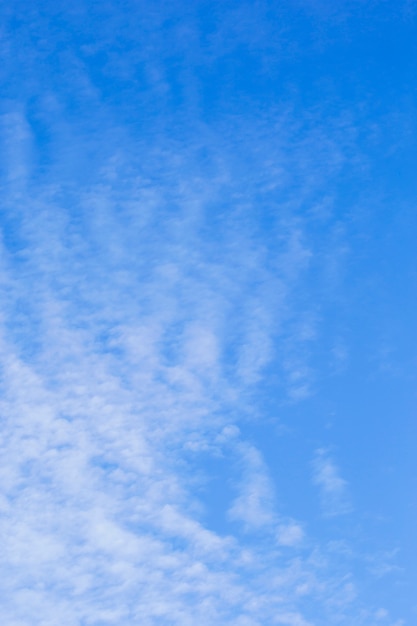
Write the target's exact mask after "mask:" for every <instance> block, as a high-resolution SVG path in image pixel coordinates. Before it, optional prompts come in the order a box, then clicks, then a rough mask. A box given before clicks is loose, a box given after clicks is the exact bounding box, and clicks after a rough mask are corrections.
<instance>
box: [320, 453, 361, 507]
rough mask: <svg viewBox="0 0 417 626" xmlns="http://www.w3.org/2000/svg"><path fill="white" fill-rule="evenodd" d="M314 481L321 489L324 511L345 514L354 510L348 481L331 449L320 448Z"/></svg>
mask: <svg viewBox="0 0 417 626" xmlns="http://www.w3.org/2000/svg"><path fill="white" fill-rule="evenodd" d="M312 465H313V483H314V484H315V485H317V487H318V488H319V490H320V497H321V503H322V507H323V513H324V514H325V515H328V516H335V515H344V514H346V513H350V512H351V511H352V504H351V502H350V497H349V488H348V483H347V481H346V480H345V479H344V478H342V477H341V475H340V470H339V468H338V467H337V465H336V463H335V461H334V459H333V458H332V457H331V456H330V453H329V451H327V450H325V449H324V448H319V449H318V450H316V452H315V456H314V460H313V464H312Z"/></svg>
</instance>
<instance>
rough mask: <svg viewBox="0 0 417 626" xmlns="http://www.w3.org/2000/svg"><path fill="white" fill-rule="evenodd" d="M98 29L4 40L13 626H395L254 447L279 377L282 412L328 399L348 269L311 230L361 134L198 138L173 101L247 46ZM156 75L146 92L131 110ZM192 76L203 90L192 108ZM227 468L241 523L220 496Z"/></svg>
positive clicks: (242, 120)
mask: <svg viewBox="0 0 417 626" xmlns="http://www.w3.org/2000/svg"><path fill="white" fill-rule="evenodd" d="M100 6H101V5H100ZM165 8H166V10H167V11H168V10H169V11H170V10H171V9H169V8H168V7H165ZM84 9H85V8H84V7H83V6H81V4H78V3H75V6H74V7H73V8H72V9H70V10H69V11H68V14H66V13H61V12H60V11H59V10H57V12H56V13H55V10H53V8H52V6H50V7H48V11H46V12H45V14H44V13H43V12H42V11H38V10H37V9H36V8H35V9H32V10H31V12H29V13H28V15H20V18H19V19H20V21H19V20H16V24H15V28H16V31H13V29H12V30H11V31H10V30H9V31H8V32H7V36H6V37H5V39H4V41H3V46H4V51H5V58H6V60H7V66H8V68H9V74H10V76H11V78H10V80H11V87H10V97H9V98H8V99H7V100H5V101H4V102H3V103H2V109H1V124H0V128H1V141H2V146H3V148H2V155H3V156H2V161H1V167H2V169H1V182H2V193H3V203H2V209H1V224H2V236H1V242H0V245H1V267H0V281H1V298H2V316H1V335H0V342H1V343H0V349H1V358H2V379H1V401H0V410H1V416H2V422H1V455H0V480H1V487H2V493H1V498H0V509H1V521H0V525H1V536H2V537H4V538H6V540H4V541H3V545H2V559H1V566H0V567H1V572H2V576H1V601H2V620H3V623H4V624H7V626H56V625H57V624H60V625H62V626H80V625H82V626H105V625H112V626H131V625H139V624H140V625H141V626H160V625H161V626H162V625H165V624H166V625H168V624H169V625H173V624H175V625H178V626H180V625H181V626H191V625H192V626H194V625H195V624H199V625H201V626H213V625H214V624H216V625H217V624H218V625H221V624H224V625H226V624H228V625H229V624H231V625H234V626H260V625H262V626H267V625H269V624H282V625H284V626H315V625H317V624H318V623H329V624H341V625H346V626H347V625H348V624H349V625H350V624H352V623H354V624H355V625H357V626H360V625H364V626H365V625H366V626H373V624H384V626H386V625H388V624H392V621H390V617H389V614H388V612H385V609H383V608H381V609H378V610H379V613H376V612H375V609H374V608H373V607H371V608H367V607H366V606H364V604H363V602H362V600H360V599H359V598H358V595H357V593H356V587H355V581H354V580H353V575H352V573H351V571H350V569H349V567H346V568H343V567H341V566H340V564H339V562H338V559H337V558H336V557H334V554H333V553H332V551H331V550H329V549H328V546H327V545H326V543H325V542H323V543H322V544H321V543H320V542H319V541H318V540H316V539H315V538H314V535H313V534H311V533H309V529H308V524H306V523H305V521H304V520H299V519H296V517H297V516H291V513H288V510H283V508H282V509H281V501H280V494H279V493H278V494H277V493H276V488H275V480H274V472H273V471H272V470H271V468H270V467H269V466H268V462H267V459H266V458H265V455H264V454H263V451H262V450H261V447H260V446H259V445H258V444H257V443H256V442H255V441H252V440H251V439H250V436H249V435H248V434H245V433H246V430H245V426H246V425H247V424H248V423H249V422H250V420H251V419H252V418H254V419H255V416H258V414H259V411H260V409H259V406H258V399H259V398H258V394H259V389H260V386H261V385H262V384H263V383H264V382H265V380H266V379H268V375H269V374H270V372H271V371H272V370H273V371H274V372H275V374H274V376H275V378H274V379H273V380H274V381H275V382H276V381H277V380H278V382H277V383H276V384H277V386H278V387H279V393H280V394H281V396H282V398H283V402H288V403H291V402H295V401H296V400H298V399H300V398H304V397H307V396H308V394H309V393H311V392H312V389H313V388H314V376H313V374H312V368H311V367H310V364H309V356H310V346H311V343H312V342H313V341H314V340H315V337H316V326H317V324H318V323H319V322H318V319H319V315H318V313H317V310H316V309H315V307H314V305H311V304H309V303H307V302H306V300H308V297H307V296H308V293H309V292H308V284H309V281H308V276H309V271H310V268H311V264H312V263H313V262H314V263H316V265H315V268H316V269H315V271H316V274H320V267H322V266H323V265H326V259H327V255H331V256H332V258H333V259H336V260H337V259H338V258H339V257H340V256H341V255H342V253H343V250H342V249H341V246H340V244H339V242H336V243H335V244H334V245H333V244H329V247H328V249H326V252H325V254H324V253H323V251H322V248H321V246H320V245H319V243H320V242H317V241H316V239H315V237H314V236H313V235H312V234H311V231H314V224H316V222H315V220H319V222H320V220H324V221H325V220H326V219H328V218H327V217H326V215H327V214H326V211H327V209H326V208H323V206H322V203H324V204H325V202H324V200H323V198H324V197H327V196H328V195H329V185H330V186H332V185H334V186H336V184H337V180H338V177H339V175H340V173H341V171H342V170H343V164H344V163H345V162H346V160H347V159H348V158H349V155H351V152H352V142H351V140H352V136H354V135H355V128H354V125H353V124H351V123H350V122H347V121H346V120H340V119H336V118H335V119H334V120H330V121H329V120H327V121H326V123H325V124H323V123H322V121H321V119H320V115H319V114H318V115H317V119H316V118H314V119H311V118H309V119H308V120H307V121H306V122H303V121H302V120H301V121H300V120H299V119H298V118H297V115H296V114H295V112H294V111H293V109H292V107H291V106H290V105H286V106H284V107H282V110H281V111H277V110H276V109H275V108H274V110H271V112H270V113H268V115H265V114H264V115H259V116H258V115H254V114H248V115H247V116H244V115H242V116H240V115H239V116H235V115H232V114H230V113H229V112H227V111H226V112H225V114H224V116H223V117H220V118H219V119H218V120H216V121H213V123H212V124H210V123H208V122H206V121H204V120H203V119H200V118H199V117H198V116H196V119H194V122H193V123H192V124H191V125H190V126H187V128H189V129H190V128H191V129H192V130H189V131H188V133H187V132H186V133H185V134H184V133H182V132H179V131H178V128H177V127H176V126H175V124H173V123H172V122H173V120H172V117H171V114H170V113H169V112H167V111H166V110H165V109H164V110H163V112H161V115H160V117H159V118H158V119H157V120H155V119H154V118H153V117H152V115H153V113H152V111H153V109H154V106H155V105H154V103H155V101H157V102H162V101H163V102H165V105H164V106H166V107H167V108H168V109H169V106H171V105H170V102H171V100H170V98H173V101H176V100H175V99H178V100H179V101H180V100H181V98H182V97H184V98H189V100H190V102H191V103H194V104H193V105H192V106H191V105H190V106H191V109H192V110H193V111H194V108H193V107H194V106H197V105H196V104H195V102H196V101H198V96H197V95H196V94H197V92H198V90H196V89H195V76H194V73H195V72H196V71H197V70H196V68H198V67H199V64H200V63H206V64H207V67H209V66H211V65H213V66H214V65H215V63H216V62H217V61H218V60H219V59H220V58H223V56H225V55H226V56H227V54H228V52H227V50H228V45H229V44H228V43H227V41H228V38H227V37H223V36H222V37H220V39H221V41H218V45H217V46H216V45H215V40H216V37H214V35H213V37H208V41H207V49H206V52H205V53H204V54H202V53H201V54H200V52H201V51H200V52H199V51H198V50H199V48H198V42H197V41H194V39H193V38H192V37H191V34H190V33H192V32H194V31H193V29H192V26H193V20H192V19H191V18H190V20H191V21H190V22H189V23H188V22H187V20H185V26H183V28H184V31H183V30H181V28H180V29H179V30H178V28H177V26H176V25H175V24H176V23H175V24H174V22H175V20H174V22H173V26H172V30H168V31H167V33H166V34H167V37H168V39H167V40H165V38H164V37H165V36H164V32H165V31H164V29H165V28H168V27H167V26H166V24H165V22H164V20H163V19H162V18H160V17H158V15H156V13H155V14H154V13H153V11H149V12H148V14H147V15H144V16H143V18H142V17H141V16H140V15H139V13H140V12H136V13H138V14H136V13H135V16H136V17H135V19H138V20H142V21H141V22H140V23H141V27H140V28H139V30H138V31H135V32H134V33H133V35H134V36H133V38H132V35H131V34H129V33H130V21H129V19H128V18H127V16H126V15H124V13H123V12H122V11H121V12H120V14H119V13H118V11H116V10H114V8H113V7H111V6H110V5H108V4H106V3H104V5H103V7H101V8H100V10H99V9H98V8H97V7H91V15H89V19H84ZM85 10H87V9H85ZM101 10H102V11H103V12H104V13H103V15H101V13H100V11H101ZM96 11H99V13H100V14H99V15H96ZM247 12H248V14H246V10H245V9H243V10H242V13H239V12H238V14H236V15H235V16H234V15H233V13H230V14H229V13H228V17H227V19H225V28H226V30H227V31H228V32H229V30H230V32H232V33H234V34H233V37H232V40H233V42H232V43H230V45H231V46H232V48H233V49H234V48H235V47H236V46H238V43H239V41H244V42H245V45H249V46H252V45H260V39H262V38H260V39H259V33H260V32H261V30H262V28H260V27H261V26H266V25H267V20H266V16H263V18H262V19H261V18H259V19H260V22H259V23H258V27H259V29H255V31H256V32H257V33H258V36H255V35H254V34H253V29H252V26H251V24H252V18H251V15H252V14H251V11H250V10H249V8H248V9H247ZM144 13H147V12H146V11H145V12H144ZM106 16H107V17H106ZM171 17H172V16H171ZM235 18H236V19H235ZM264 18H265V19H264ZM90 19H91V23H90ZM187 19H188V18H187ZM65 20H68V22H66V21H65ZM168 22H169V20H168ZM168 22H167V23H168ZM235 22H236V30H235ZM13 23H14V22H13ZM63 24H64V25H63ZM187 24H188V26H187ZM95 27H97V29H96V30H95ZM60 29H63V30H60ZM91 29H92V30H93V31H94V33H92V31H91ZM90 31H91V32H90ZM116 31H117V32H119V34H120V36H121V39H120V41H119V40H118V39H117V37H115V35H114V32H116ZM32 32H33V33H35V32H36V33H40V34H41V35H42V36H41V35H39V38H37V39H36V41H37V42H38V43H37V44H36V46H35V45H34V44H33V41H32ZM219 32H220V31H219ZM77 33H82V34H79V35H77ZM187 33H188V35H190V37H191V40H192V41H194V44H195V46H196V48H195V50H194V53H193V52H192V50H191V48H190V49H188V48H187V45H188V44H187V45H185V43H184V42H185V41H190V38H189V37H188V35H187ZM220 34H221V33H220ZM139 35H140V36H139ZM142 35H143V37H144V43H143V40H142ZM185 35H187V36H185ZM77 37H79V39H77ZM35 38H36V37H35ZM91 38H93V39H94V41H92V40H91ZM118 41H119V43H117V42H118ZM121 41H123V42H124V43H123V44H122V43H120V42H121ZM119 44H120V45H119ZM194 44H193V45H194ZM191 47H192V46H191ZM171 50H172V51H173V52H172V53H173V54H174V56H175V55H177V56H178V58H185V59H186V61H187V62H186V63H185V66H184V67H182V69H178V67H177V63H176V61H175V59H174V61H172V59H171V57H170V54H171ZM103 55H104V56H103ZM170 59H171V60H170ZM210 64H211V65H210ZM137 68H142V69H141V72H142V73H143V77H142V79H143V84H145V85H147V87H146V88H145V89H144V92H141V90H140V89H139V88H138V91H137V92H133V93H132V91H131V89H133V87H131V86H132V85H136V84H137V83H136V82H135V81H137V72H138V71H139V70H138V69H137ZM17 70H18V71H19V72H21V76H22V79H21V81H20V83H21V85H20V87H19V89H17V91H16V90H15V87H16V85H15V84H14V83H13V80H14V79H13V76H14V75H15V72H16V71H17ZM64 70H65V71H64ZM170 72H171V73H172V77H173V78H172V80H171V79H169V78H168V77H167V75H168V74H169V73H170ZM184 72H185V74H184V76H186V77H187V76H188V79H187V80H189V84H188V87H189V88H188V89H186V90H185V91H184V93H182V91H181V89H179V92H178V93H174V94H171V95H169V94H170V89H171V87H170V80H171V82H172V81H173V82H175V80H176V79H175V80H174V78H175V76H177V74H178V76H177V78H178V81H179V82H180V83H181V80H183V79H184V76H183V77H182V78H181V76H182V74H183V73H184ZM61 73H63V74H65V78H64V79H62V78H61ZM31 77H32V78H31ZM20 83H19V84H20ZM69 86H70V87H69ZM174 91H175V90H174ZM181 94H182V95H181ZM133 96H134V97H133ZM139 96H140V98H139ZM136 97H138V98H139V100H140V102H141V103H142V105H141V106H143V108H144V109H143V110H144V111H146V114H144V119H145V122H143V120H142V122H141V121H140V120H139V119H137V118H136V117H135V116H134V115H133V114H132V109H131V108H130V107H131V104H130V103H131V102H133V101H136ZM213 98H214V96H213ZM203 117H204V116H203ZM146 120H147V121H148V122H149V124H148V123H147V122H146ZM141 124H142V125H141ZM318 198H319V199H318ZM306 203H307V204H308V206H310V207H312V209H311V212H310V213H309V214H307V213H306V214H304V213H303V207H304V206H305V205H306ZM330 204H331V202H330ZM277 207H279V210H278V209H277ZM329 219H330V218H329ZM312 223H313V227H312ZM335 263H336V261H335ZM317 268H318V269H317ZM316 278H317V280H318V281H319V282H320V280H321V279H320V276H319V277H317V276H316ZM306 294H307V296H306ZM275 382H274V384H275ZM216 463H217V464H221V467H222V487H224V491H223V490H222V489H220V490H219V492H221V493H222V498H223V503H222V506H221V507H220V505H219V504H218V503H217V502H215V503H211V504H210V503H208V502H207V501H205V498H204V488H205V486H207V484H208V483H209V482H210V479H211V473H212V467H213V466H214V465H215V464H216ZM313 471H314V481H315V483H316V484H317V485H318V487H319V489H320V490H321V493H322V495H323V506H324V508H325V510H326V511H327V512H328V513H330V514H331V515H335V514H340V513H345V512H347V510H348V508H349V507H348V503H347V502H348V501H347V497H346V484H345V482H344V481H343V479H342V478H341V477H340V475H339V473H338V470H337V467H336V465H335V463H334V462H333V461H332V459H331V458H330V457H329V456H328V455H327V453H326V452H325V451H323V450H318V451H317V454H316V457H315V461H314V465H313ZM306 475H308V470H306ZM307 482H308V476H307ZM210 507H212V508H213V509H215V511H214V515H212V516H211V517H210V515H209V513H210V511H208V509H209V508H210ZM216 507H218V508H216ZM220 508H221V509H222V510H221V511H220ZM213 518H216V519H217V521H218V520H220V519H221V520H222V521H221V522H220V521H218V523H217V524H215V523H212V522H210V519H211V520H212V519H213Z"/></svg>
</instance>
